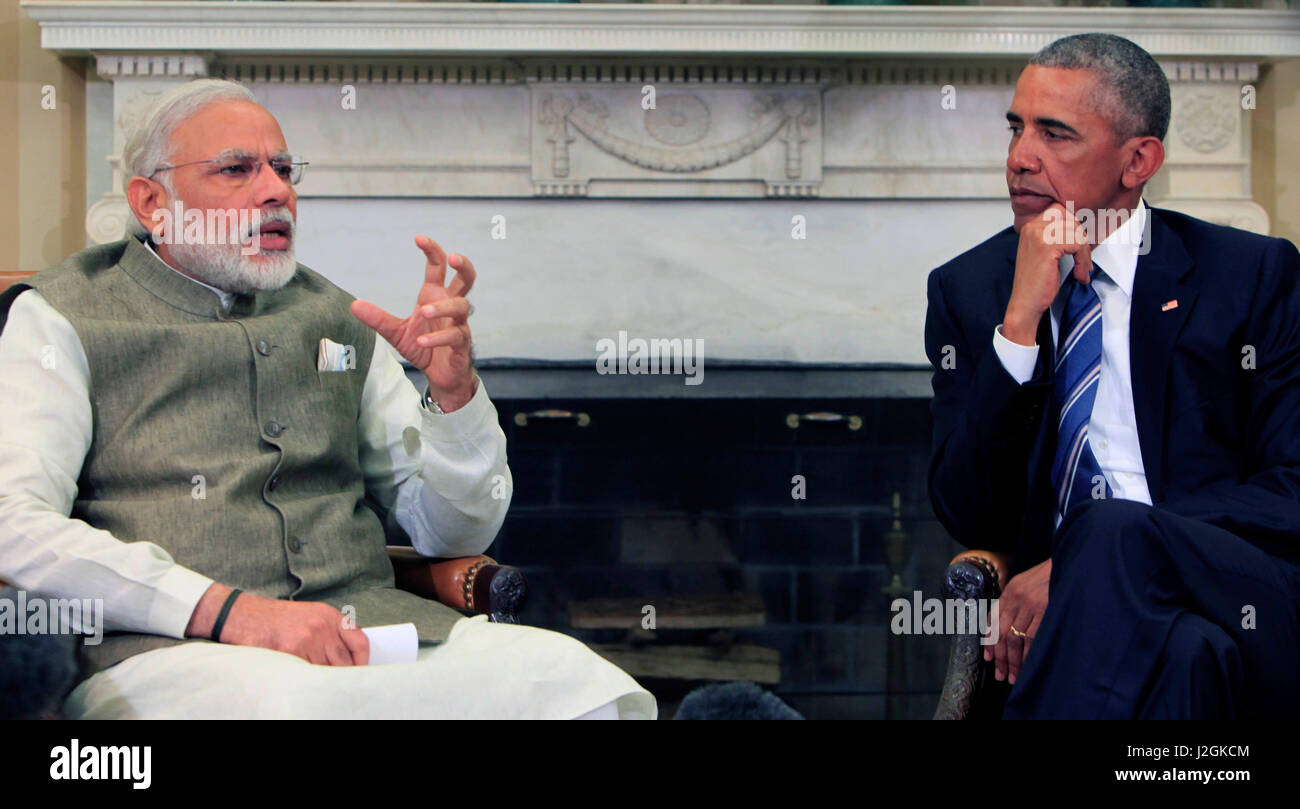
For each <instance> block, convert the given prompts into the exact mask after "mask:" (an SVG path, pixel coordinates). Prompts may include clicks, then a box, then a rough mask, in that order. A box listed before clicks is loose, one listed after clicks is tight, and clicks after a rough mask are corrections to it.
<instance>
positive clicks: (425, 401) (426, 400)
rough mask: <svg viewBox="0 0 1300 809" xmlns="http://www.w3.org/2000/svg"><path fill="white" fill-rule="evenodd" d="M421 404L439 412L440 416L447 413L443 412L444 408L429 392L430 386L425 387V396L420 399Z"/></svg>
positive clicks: (434, 411) (429, 409)
mask: <svg viewBox="0 0 1300 809" xmlns="http://www.w3.org/2000/svg"><path fill="white" fill-rule="evenodd" d="M420 406H421V407H423V408H424V409H425V410H428V411H430V412H432V413H437V414H438V415H439V416H445V415H447V414H446V413H445V412H443V409H442V408H441V407H439V406H438V402H437V400H436V399H434V398H433V396H431V395H430V394H429V388H428V387H427V386H426V387H425V389H424V397H423V398H421V399H420Z"/></svg>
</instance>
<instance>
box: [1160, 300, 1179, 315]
mask: <svg viewBox="0 0 1300 809" xmlns="http://www.w3.org/2000/svg"><path fill="white" fill-rule="evenodd" d="M1177 308H1178V299H1177V298H1174V299H1173V300H1172V301H1169V302H1168V303H1166V304H1164V305H1163V306H1161V307H1160V311H1162V312H1168V311H1169V310H1170V309H1177Z"/></svg>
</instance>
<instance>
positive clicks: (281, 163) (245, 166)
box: [145, 155, 309, 187]
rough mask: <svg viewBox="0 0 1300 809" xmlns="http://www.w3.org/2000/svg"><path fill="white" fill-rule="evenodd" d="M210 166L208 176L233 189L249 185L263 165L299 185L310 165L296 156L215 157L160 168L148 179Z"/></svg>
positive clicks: (291, 183) (289, 181)
mask: <svg viewBox="0 0 1300 809" xmlns="http://www.w3.org/2000/svg"><path fill="white" fill-rule="evenodd" d="M205 163H206V164H208V165H209V166H211V168H210V169H209V171H208V176H210V177H212V178H213V179H216V180H219V181H222V182H225V183H228V184H229V185H231V186H233V187H239V186H242V185H248V183H250V182H252V180H253V178H254V177H256V176H257V175H258V173H259V172H261V171H262V165H263V164H267V165H269V166H270V167H271V171H274V172H275V176H277V177H279V178H280V179H281V180H285V181H287V182H288V183H289V184H290V185H297V184H298V182H299V181H300V180H301V179H302V167H303V166H306V165H309V164H308V163H307V161H305V160H300V159H298V157H296V156H294V155H288V156H282V157H273V158H271V159H270V160H258V159H257V158H256V157H253V156H251V155H233V156H220V157H214V158H212V159H210V160H193V161H190V162H189V163H178V164H177V165H175V166H159V167H158V168H156V169H154V170H153V173H151V174H150V175H149V176H148V177H147V178H145V179H149V180H152V179H153V175H154V174H157V173H158V172H160V171H171V170H172V169H179V168H184V167H185V166H198V165H202V164H205Z"/></svg>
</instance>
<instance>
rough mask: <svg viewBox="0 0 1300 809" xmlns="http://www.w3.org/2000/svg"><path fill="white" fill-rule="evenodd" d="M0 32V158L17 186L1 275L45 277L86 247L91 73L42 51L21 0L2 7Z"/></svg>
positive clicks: (2, 227) (10, 191)
mask: <svg viewBox="0 0 1300 809" xmlns="http://www.w3.org/2000/svg"><path fill="white" fill-rule="evenodd" d="M0 31H3V47H2V48H0V52H3V54H4V55H3V57H0V104H3V109H4V110H5V113H6V114H4V115H3V117H0V155H3V160H4V161H5V163H4V164H3V167H4V169H5V174H4V176H5V177H9V178H16V180H17V182H16V183H13V182H10V183H7V185H8V188H7V189H6V191H7V193H6V194H5V196H4V198H3V199H2V200H0V270H39V269H42V268H44V267H47V266H49V265H50V264H53V263H55V262H56V261H58V260H59V259H61V258H62V257H63V256H66V255H67V254H69V253H71V252H74V251H76V250H80V249H81V248H83V247H85V243H86V235H85V225H84V220H85V215H86V179H85V178H86V159H85V154H86V121H85V110H86V104H85V72H84V71H85V69H86V68H85V65H84V60H67V61H64V60H60V59H59V58H58V57H56V56H54V55H53V54H51V53H49V52H48V51H44V50H42V49H41V41H40V28H39V26H37V24H36V22H35V21H34V20H32V19H30V18H29V17H28V16H27V15H26V14H24V13H23V11H22V9H21V8H20V7H19V5H18V0H0ZM47 85H48V86H52V87H53V88H54V108H53V109H44V108H43V107H42V104H41V101H42V98H43V92H42V88H43V87H45V86H47Z"/></svg>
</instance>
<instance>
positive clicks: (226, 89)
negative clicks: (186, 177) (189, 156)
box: [122, 79, 257, 235]
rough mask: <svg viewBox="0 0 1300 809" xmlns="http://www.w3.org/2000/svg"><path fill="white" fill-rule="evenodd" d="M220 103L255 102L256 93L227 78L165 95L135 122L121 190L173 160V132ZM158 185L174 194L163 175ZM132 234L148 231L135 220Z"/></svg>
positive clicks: (125, 153) (180, 87) (198, 81)
mask: <svg viewBox="0 0 1300 809" xmlns="http://www.w3.org/2000/svg"><path fill="white" fill-rule="evenodd" d="M221 101H252V102H253V103H254V104H256V103H257V99H256V98H255V97H254V96H253V91H252V90H249V89H248V88H247V87H245V86H244V85H242V84H240V83H238V82H233V81H226V80H225V79H195V80H194V81H190V82H186V83H185V84H180V85H177V86H175V87H173V88H171V89H170V90H168V91H167V92H165V93H163V94H162V95H161V96H159V97H158V99H157V100H156V101H154V102H153V103H152V104H151V105H149V107H148V108H147V109H146V110H145V111H144V113H143V114H142V115H141V116H140V117H139V118H137V119H136V120H135V122H134V123H133V124H132V125H131V128H130V129H129V130H128V132H127V135H126V145H125V146H124V147H123V148H122V190H123V191H126V187H127V186H128V185H129V184H130V182H131V180H132V178H134V177H148V176H149V175H151V174H153V173H154V172H155V171H157V170H158V167H159V166H164V165H166V164H167V161H168V160H170V159H171V155H172V144H171V137H172V132H174V131H176V127H178V126H180V124H181V123H182V122H183V121H185V120H186V119H188V118H190V117H191V116H193V115H194V114H196V113H197V112H199V110H202V109H203V108H204V107H207V106H209V105H210V104H216V103H218V102H221ZM159 182H161V183H162V186H163V188H165V189H167V193H168V194H173V193H174V192H173V191H172V185H171V182H170V180H168V178H167V177H166V175H163V176H162V177H160V179H159ZM132 221H133V224H132V228H131V229H132V232H134V233H135V234H137V235H143V234H145V233H148V232H149V229H148V228H146V227H145V226H144V225H142V224H141V223H140V222H139V221H136V220H135V219H134V217H132Z"/></svg>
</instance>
